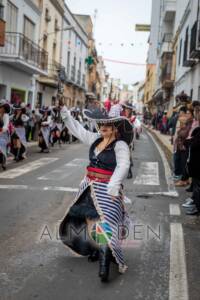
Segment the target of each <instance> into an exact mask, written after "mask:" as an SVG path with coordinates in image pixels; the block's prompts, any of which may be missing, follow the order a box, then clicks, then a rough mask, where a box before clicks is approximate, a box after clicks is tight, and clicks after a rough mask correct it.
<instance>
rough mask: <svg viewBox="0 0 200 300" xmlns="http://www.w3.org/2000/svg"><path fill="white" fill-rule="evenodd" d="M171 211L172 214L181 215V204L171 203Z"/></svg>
mask: <svg viewBox="0 0 200 300" xmlns="http://www.w3.org/2000/svg"><path fill="white" fill-rule="evenodd" d="M169 212H170V215H171V216H180V215H181V210H180V206H179V205H178V204H170V205H169Z"/></svg>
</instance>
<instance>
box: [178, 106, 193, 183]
mask: <svg viewBox="0 0 200 300" xmlns="http://www.w3.org/2000/svg"><path fill="white" fill-rule="evenodd" d="M186 118H187V120H186V123H185V125H184V127H182V128H181V129H180V130H179V132H178V138H177V139H178V141H177V148H178V151H180V160H181V164H182V177H181V180H180V181H178V182H177V183H176V186H179V187H184V186H187V185H188V184H189V175H188V172H187V169H186V164H187V159H188V156H189V144H188V142H187V141H188V136H189V133H190V131H191V128H192V124H193V119H194V116H193V110H192V109H188V110H187V113H186Z"/></svg>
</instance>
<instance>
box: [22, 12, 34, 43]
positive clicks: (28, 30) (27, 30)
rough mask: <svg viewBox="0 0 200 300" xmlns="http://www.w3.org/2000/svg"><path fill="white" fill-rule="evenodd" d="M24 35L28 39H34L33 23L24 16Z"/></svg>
mask: <svg viewBox="0 0 200 300" xmlns="http://www.w3.org/2000/svg"><path fill="white" fill-rule="evenodd" d="M24 35H25V36H26V37H27V38H29V39H30V40H32V41H34V38H35V24H34V23H33V22H32V21H31V20H29V19H28V18H27V17H24Z"/></svg>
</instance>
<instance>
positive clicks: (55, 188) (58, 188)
mask: <svg viewBox="0 0 200 300" xmlns="http://www.w3.org/2000/svg"><path fill="white" fill-rule="evenodd" d="M0 190H29V191H52V192H69V193H77V192H78V190H79V189H78V188H72V187H62V186H44V187H38V186H30V185H14V184H1V185H0Z"/></svg>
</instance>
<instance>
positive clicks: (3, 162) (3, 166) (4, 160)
mask: <svg viewBox="0 0 200 300" xmlns="http://www.w3.org/2000/svg"><path fill="white" fill-rule="evenodd" d="M2 169H3V171H6V158H5V156H4V155H3V158H2Z"/></svg>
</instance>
